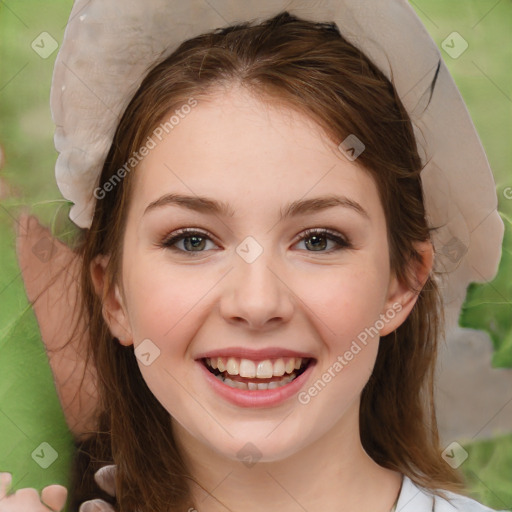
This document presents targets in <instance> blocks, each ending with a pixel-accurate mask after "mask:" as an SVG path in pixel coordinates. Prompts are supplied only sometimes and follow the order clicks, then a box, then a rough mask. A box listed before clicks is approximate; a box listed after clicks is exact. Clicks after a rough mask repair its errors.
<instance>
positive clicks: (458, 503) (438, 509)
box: [396, 475, 506, 512]
mask: <svg viewBox="0 0 512 512" xmlns="http://www.w3.org/2000/svg"><path fill="white" fill-rule="evenodd" d="M443 492H444V494H445V496H446V498H441V497H440V496H436V495H435V494H433V493H432V492H431V491H430V490H428V489H425V488H423V487H420V486H419V485H417V484H415V483H414V482H413V481H412V480H411V479H410V478H408V477H407V476H405V475H404V477H403V482H402V489H401V491H400V496H399V497H398V502H397V506H396V512H500V511H494V509H491V508H489V507H486V506H485V505H482V504H481V503H479V502H478V501H476V500H474V499H472V498H469V497H467V496H462V495H460V494H456V493H453V492H450V491H443ZM501 512H506V511H501Z"/></svg>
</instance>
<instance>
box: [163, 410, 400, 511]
mask: <svg viewBox="0 0 512 512" xmlns="http://www.w3.org/2000/svg"><path fill="white" fill-rule="evenodd" d="M358 414H359V402H358V401H356V403H354V404H353V405H352V406H351V408H350V409H349V410H347V413H346V415H345V416H344V418H343V422H342V423H339V424H336V425H335V426H334V427H333V428H332V429H331V430H330V431H328V432H327V433H326V434H325V435H324V436H322V437H321V438H320V439H318V440H317V441H316V442H314V443H312V444H310V445H308V446H307V447H306V448H305V449H303V450H301V451H299V452H296V453H294V454H293V455H291V456H289V457H287V458H285V459H282V460H278V461H272V462H257V463H256V464H254V465H251V466H249V465H244V464H243V463H241V462H240V461H239V460H232V459H229V458H226V457H223V456H222V455H220V454H219V453H218V452H215V451H213V450H211V449H209V448H208V447H207V446H205V445H204V444H202V443H199V442H198V441H197V440H196V439H194V438H193V437H191V436H190V434H189V433H188V432H187V431H186V430H185V429H183V428H181V426H179V425H177V424H176V422H174V427H173V431H174V434H175V436H176V438H177V441H178V443H179V444H180V445H181V446H182V452H183V454H184V458H185V461H186V464H187V466H188V468H189V470H190V472H191V474H192V475H194V477H195V479H196V481H197V482H198V484H200V485H197V484H193V486H192V488H191V497H192V501H193V504H194V507H195V508H196V509H197V510H198V511H199V512H228V511H233V512H234V511H239V510H243V511H244V512H257V511H261V510H279V511H280V512H288V511H289V512H292V511H297V510H299V509H302V510H322V511H324V512H331V511H332V512H334V511H336V512H356V511H358V512H359V511H360V510H372V511H374V512H389V511H390V510H391V509H392V507H393V504H394V503H395V501H396V499H397V496H398V494H399V490H400V486H401V482H402V475H400V474H399V473H397V472H395V471H392V470H389V469H385V468H383V467H381V466H379V465H378V464H376V463H375V462H374V461H373V460H372V459H371V458H370V457H369V456H368V454H367V453H366V452H365V451H364V449H363V446H362V444H361V439H360V435H359V417H358ZM201 487H203V488H204V489H206V491H207V492H206V491H205V490H203V489H202V488H201Z"/></svg>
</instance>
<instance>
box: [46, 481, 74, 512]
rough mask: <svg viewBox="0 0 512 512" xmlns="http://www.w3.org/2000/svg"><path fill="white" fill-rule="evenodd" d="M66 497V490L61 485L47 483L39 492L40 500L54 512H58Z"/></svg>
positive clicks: (62, 506)
mask: <svg viewBox="0 0 512 512" xmlns="http://www.w3.org/2000/svg"><path fill="white" fill-rule="evenodd" d="M67 497H68V490H67V489H66V488H65V487H64V486H62V485H57V484H55V485H48V486H47V487H45V488H44V489H43V490H42V492H41V501H42V502H43V503H44V504H45V505H46V506H47V507H48V508H51V509H52V510H53V511H55V512H60V511H61V510H62V509H63V508H64V505H66V499H67Z"/></svg>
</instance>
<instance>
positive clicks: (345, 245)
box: [159, 228, 352, 255]
mask: <svg viewBox="0 0 512 512" xmlns="http://www.w3.org/2000/svg"><path fill="white" fill-rule="evenodd" d="M197 235H199V237H201V238H205V239H208V240H210V241H214V240H212V239H214V238H215V237H214V236H213V235H212V234H211V233H209V232H208V231H199V230H197V229H194V228H183V229H179V230H178V231H176V232H174V233H173V234H171V235H168V236H166V237H165V238H164V239H163V240H162V241H161V242H160V244H159V245H160V247H162V248H165V249H171V250H173V251H177V252H182V253H186V254H191V255H192V254H194V253H202V252H206V251H205V250H202V251H184V250H182V249H178V248H176V247H174V245H175V244H176V243H177V242H179V241H181V240H184V239H186V238H192V237H193V236H197ZM318 235H323V236H325V238H327V239H328V240H331V241H333V242H336V244H338V247H336V248H334V249H331V250H329V251H306V252H311V253H315V252H320V253H323V254H329V253H332V252H335V251H339V250H342V249H349V248H351V247H352V245H351V243H350V241H349V240H348V239H347V238H346V237H343V236H341V235H340V234H338V233H337V232H336V231H332V230H330V229H318V228H310V229H306V230H305V231H304V232H303V233H301V236H300V238H299V239H298V240H296V242H295V243H294V245H295V244H297V243H298V242H301V241H303V240H307V239H308V238H310V237H312V236H318Z"/></svg>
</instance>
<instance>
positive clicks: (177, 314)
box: [126, 261, 218, 349]
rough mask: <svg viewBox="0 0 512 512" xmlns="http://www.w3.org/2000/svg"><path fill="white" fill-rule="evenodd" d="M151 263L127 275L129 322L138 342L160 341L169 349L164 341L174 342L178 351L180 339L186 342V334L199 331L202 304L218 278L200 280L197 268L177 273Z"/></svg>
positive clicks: (206, 276)
mask: <svg viewBox="0 0 512 512" xmlns="http://www.w3.org/2000/svg"><path fill="white" fill-rule="evenodd" d="M149 263H150V264H148V265H144V264H138V265H137V266H136V267H132V271H131V272H130V271H129V272H127V275H126V282H127V297H128V298H129V303H128V311H129V317H130V319H129V320H130V325H131V327H132V329H133V333H134V339H135V343H136V344H137V343H138V341H139V340H141V339H144V338H150V339H152V338H154V339H155V340H160V342H161V343H160V345H165V346H168V345H170V344H169V343H163V342H164V341H165V340H171V339H173V343H172V344H171V346H172V347H173V348H178V346H179V338H183V339H185V338H186V332H188V331H189V330H190V329H194V328H196V329H197V314H198V312H199V311H201V306H202V301H204V298H205V296H207V294H208V291H209V290H210V289H211V288H212V286H213V285H214V283H215V282H216V281H218V277H216V278H215V279H212V282H210V280H209V278H208V273H202V274H201V276H200V277H198V274H197V269H195V272H194V271H193V270H191V269H179V270H178V271H177V270H176V269H173V268H171V266H167V265H165V264H162V262H159V263H158V264H151V261H149ZM128 264H129V263H127V265H128ZM188 270H191V271H190V272H189V271H188ZM214 277H215V276H214ZM194 326H195V327H194ZM177 344H178V345H177ZM161 348H162V349H163V348H164V347H161Z"/></svg>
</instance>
